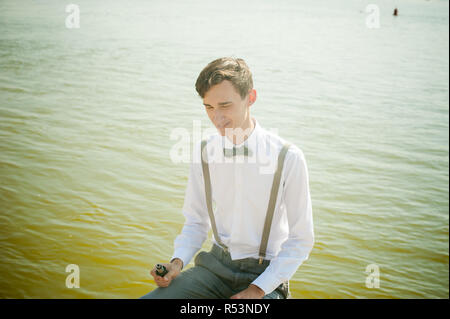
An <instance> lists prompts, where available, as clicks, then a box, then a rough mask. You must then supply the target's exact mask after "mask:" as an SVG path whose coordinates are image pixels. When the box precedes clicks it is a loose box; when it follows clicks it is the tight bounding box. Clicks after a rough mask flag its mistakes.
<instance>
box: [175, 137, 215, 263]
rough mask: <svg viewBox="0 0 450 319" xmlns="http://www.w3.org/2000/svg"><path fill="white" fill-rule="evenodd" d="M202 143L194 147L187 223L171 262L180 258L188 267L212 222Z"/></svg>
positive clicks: (186, 208) (186, 200)
mask: <svg viewBox="0 0 450 319" xmlns="http://www.w3.org/2000/svg"><path fill="white" fill-rule="evenodd" d="M200 143H201V142H197V143H196V144H195V145H194V146H195V147H194V156H193V158H194V159H196V160H192V162H191V165H190V169H189V178H188V184H187V188H186V193H185V197H184V205H183V210H182V212H183V215H184V217H185V223H184V226H183V229H182V231H181V233H180V234H179V235H178V236H177V237H176V239H175V241H174V253H173V256H172V259H171V260H174V258H178V259H180V260H181V261H182V263H183V265H184V266H186V265H187V264H188V263H189V262H190V260H191V259H192V257H193V256H194V255H195V253H196V252H197V251H198V250H199V249H200V248H201V247H202V245H203V242H204V241H205V240H206V238H207V237H208V231H209V228H210V221H209V215H208V208H207V206H206V200H205V198H206V195H205V187H204V180H203V172H202V167H201V162H199V161H198V160H197V159H199V158H200V157H196V154H200V146H201V145H200Z"/></svg>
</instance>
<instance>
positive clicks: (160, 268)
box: [155, 264, 168, 277]
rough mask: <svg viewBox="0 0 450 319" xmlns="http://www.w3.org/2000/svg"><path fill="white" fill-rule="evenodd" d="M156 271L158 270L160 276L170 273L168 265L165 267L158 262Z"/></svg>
mask: <svg viewBox="0 0 450 319" xmlns="http://www.w3.org/2000/svg"><path fill="white" fill-rule="evenodd" d="M155 272H156V274H157V275H158V276H161V277H164V276H165V275H166V274H167V273H168V271H167V269H166V267H164V266H163V265H161V264H156V271H155Z"/></svg>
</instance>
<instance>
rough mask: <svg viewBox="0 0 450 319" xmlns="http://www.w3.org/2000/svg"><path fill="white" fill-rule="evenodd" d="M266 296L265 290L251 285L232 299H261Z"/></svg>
mask: <svg viewBox="0 0 450 319" xmlns="http://www.w3.org/2000/svg"><path fill="white" fill-rule="evenodd" d="M264 295H265V293H264V290H262V289H261V288H259V287H258V286H256V285H253V284H250V285H249V286H248V288H247V289H245V290H242V291H241V292H240V293H237V294H235V295H234V296H231V298H230V299H261V298H262V297H264Z"/></svg>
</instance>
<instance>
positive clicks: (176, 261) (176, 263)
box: [170, 258, 183, 270]
mask: <svg viewBox="0 0 450 319" xmlns="http://www.w3.org/2000/svg"><path fill="white" fill-rule="evenodd" d="M170 263H171V264H174V265H177V266H178V267H180V270H182V269H183V261H182V260H181V259H180V258H173V259H172V260H171V261H170Z"/></svg>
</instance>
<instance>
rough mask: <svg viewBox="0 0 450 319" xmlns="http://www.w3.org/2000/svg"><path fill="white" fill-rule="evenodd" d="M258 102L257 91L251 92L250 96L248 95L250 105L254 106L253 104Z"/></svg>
mask: <svg viewBox="0 0 450 319" xmlns="http://www.w3.org/2000/svg"><path fill="white" fill-rule="evenodd" d="M255 101H256V90H255V89H252V90H250V92H249V94H248V105H249V106H250V105H252V104H253V103H255Z"/></svg>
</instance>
